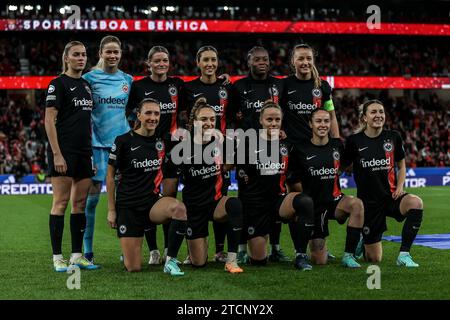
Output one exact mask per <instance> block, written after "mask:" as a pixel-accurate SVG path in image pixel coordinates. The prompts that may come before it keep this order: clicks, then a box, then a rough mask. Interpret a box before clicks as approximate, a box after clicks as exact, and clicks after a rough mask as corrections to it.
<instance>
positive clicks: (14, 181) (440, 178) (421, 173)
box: [0, 167, 450, 195]
mask: <svg viewBox="0 0 450 320" xmlns="http://www.w3.org/2000/svg"><path fill="white" fill-rule="evenodd" d="M234 173H235V172H234V171H233V172H232V173H231V185H230V187H229V190H230V191H236V190H237V182H236V177H235V174H234ZM48 182H49V181H44V182H40V181H38V179H37V177H36V176H35V175H31V174H30V175H27V176H24V177H22V178H21V179H18V178H16V177H15V176H14V175H12V174H5V175H0V195H29V194H52V193H53V191H52V185H51V184H50V183H48ZM340 182H341V187H342V188H343V189H347V188H355V187H356V185H355V180H354V179H353V177H351V176H346V175H342V176H341V178H340ZM431 186H450V167H444V168H410V169H407V171H406V181H405V187H406V188H422V187H431ZM182 187H183V186H182V185H181V184H180V186H179V191H181V189H182ZM102 192H106V186H105V185H103V188H102Z"/></svg>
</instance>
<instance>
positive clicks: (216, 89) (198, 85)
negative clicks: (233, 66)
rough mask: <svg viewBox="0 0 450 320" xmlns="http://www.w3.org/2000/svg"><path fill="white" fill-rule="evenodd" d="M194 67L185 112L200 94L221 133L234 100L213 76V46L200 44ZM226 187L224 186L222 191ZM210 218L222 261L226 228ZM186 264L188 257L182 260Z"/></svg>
mask: <svg viewBox="0 0 450 320" xmlns="http://www.w3.org/2000/svg"><path fill="white" fill-rule="evenodd" d="M196 59H197V66H198V67H199V69H200V73H201V75H200V77H198V78H197V79H195V80H192V81H189V82H186V83H185V91H184V94H183V103H182V105H183V108H184V109H185V110H186V113H187V114H191V109H192V108H193V106H194V104H195V102H196V101H197V100H198V99H199V98H201V97H203V98H205V99H206V101H207V103H208V104H209V105H210V106H211V108H213V109H214V111H215V112H216V129H218V130H220V131H221V132H222V133H223V134H225V130H226V129H227V128H229V127H230V126H231V125H232V124H233V122H234V121H235V117H236V109H237V108H236V102H235V95H234V94H233V93H234V89H233V85H231V84H229V83H223V82H222V81H220V80H219V78H218V77H217V76H216V72H217V68H218V66H219V56H218V52H217V50H216V48H214V47H213V46H203V47H201V48H200V49H199V50H198V51H197V55H196ZM225 184H228V185H229V184H230V177H229V173H228V172H227V176H226V177H225ZM227 191H228V188H224V192H225V194H226V193H227ZM222 226H223V225H222V224H218V223H217V222H214V221H213V228H214V237H215V243H216V255H215V257H214V259H215V260H216V261H218V262H225V261H226V253H225V252H224V243H225V236H226V233H227V232H226V230H225V229H224V228H223V227H222ZM186 262H187V263H188V259H187V260H186Z"/></svg>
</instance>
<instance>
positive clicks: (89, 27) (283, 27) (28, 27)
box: [0, 19, 450, 36]
mask: <svg viewBox="0 0 450 320" xmlns="http://www.w3.org/2000/svg"><path fill="white" fill-rule="evenodd" d="M68 30H80V31H105V32H111V31H115V32H226V33H295V34H298V33H314V34H367V35H370V34H373V35H380V34H384V35H414V36H450V25H449V24H425V23H381V25H380V29H369V28H368V26H367V23H366V22H318V21H248V20H244V21H240V20H130V19H128V20H121V19H104V20H81V21H78V22H77V23H76V24H75V25H72V24H71V23H70V22H69V21H68V20H55V19H35V20H28V19H0V31H68Z"/></svg>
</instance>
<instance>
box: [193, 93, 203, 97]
mask: <svg viewBox="0 0 450 320" xmlns="http://www.w3.org/2000/svg"><path fill="white" fill-rule="evenodd" d="M202 94H203V92H202V93H194V98H197V97H198V96H199V95H202Z"/></svg>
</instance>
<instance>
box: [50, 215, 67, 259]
mask: <svg viewBox="0 0 450 320" xmlns="http://www.w3.org/2000/svg"><path fill="white" fill-rule="evenodd" d="M49 228H50V240H51V242H52V250H53V254H54V255H57V254H62V249H61V247H62V238H63V231H64V216H57V215H53V214H51V215H50V219H49Z"/></svg>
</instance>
